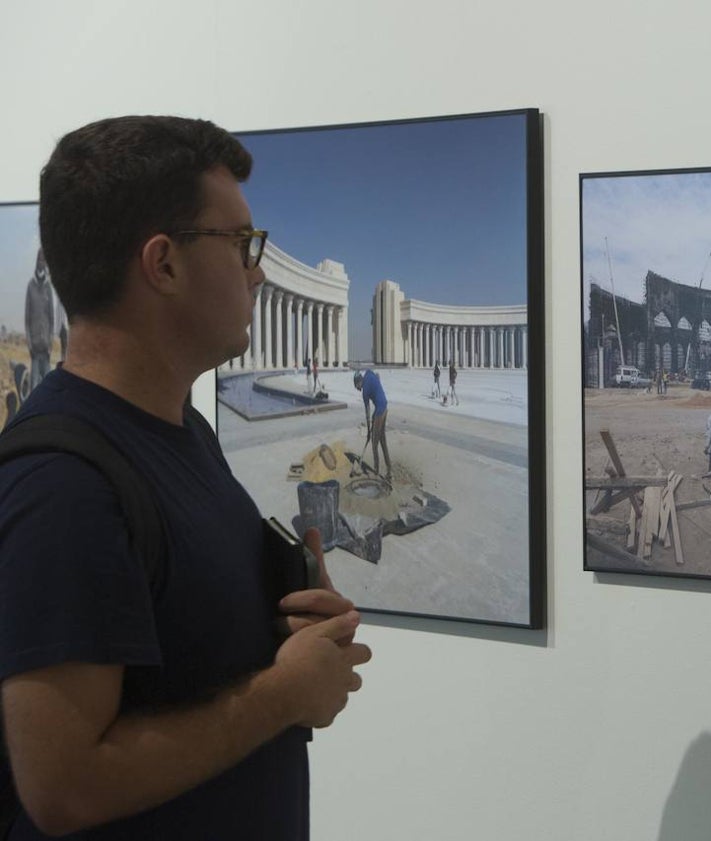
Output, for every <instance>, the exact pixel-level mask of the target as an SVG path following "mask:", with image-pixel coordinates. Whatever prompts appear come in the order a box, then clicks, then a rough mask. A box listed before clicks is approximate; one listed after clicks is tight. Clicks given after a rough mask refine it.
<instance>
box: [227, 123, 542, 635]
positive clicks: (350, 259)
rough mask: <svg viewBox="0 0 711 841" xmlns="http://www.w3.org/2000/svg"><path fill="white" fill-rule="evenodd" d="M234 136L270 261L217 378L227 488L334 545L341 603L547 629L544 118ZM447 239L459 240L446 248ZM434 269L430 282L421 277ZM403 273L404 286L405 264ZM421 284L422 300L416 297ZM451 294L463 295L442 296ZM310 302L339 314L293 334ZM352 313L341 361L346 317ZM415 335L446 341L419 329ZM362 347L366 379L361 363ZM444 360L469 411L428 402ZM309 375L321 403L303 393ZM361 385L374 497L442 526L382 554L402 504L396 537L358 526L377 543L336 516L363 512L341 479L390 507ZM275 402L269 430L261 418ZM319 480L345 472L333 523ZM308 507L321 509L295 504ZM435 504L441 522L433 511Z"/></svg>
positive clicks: (387, 529)
mask: <svg viewBox="0 0 711 841" xmlns="http://www.w3.org/2000/svg"><path fill="white" fill-rule="evenodd" d="M235 135H236V136H237V137H238V138H239V139H240V140H241V141H242V142H243V143H244V145H245V146H246V147H247V148H248V149H249V150H250V151H251V152H252V153H253V156H254V160H255V166H254V170H253V173H252V176H251V178H250V179H249V181H248V182H247V183H246V184H245V185H244V188H243V190H244V193H245V196H246V198H247V201H248V203H249V205H250V208H251V212H252V217H253V219H254V225H255V227H266V228H267V229H269V230H270V242H269V244H268V246H267V252H266V253H265V257H264V259H263V261H262V266H263V269H264V271H265V274H266V281H265V285H264V287H263V292H264V295H265V296H268V297H269V303H268V304H266V303H265V301H264V299H261V298H260V300H259V302H258V304H257V306H256V307H255V317H254V319H253V324H252V337H251V338H252V344H251V347H250V349H249V350H248V351H247V352H246V353H245V354H244V355H243V356H242V357H239V358H236V359H233V360H230V361H229V363H226V364H225V365H223V366H221V368H220V369H218V371H216V395H217V409H216V417H217V429H218V435H219V438H220V441H221V444H222V447H223V451H224V452H225V456H226V458H227V460H228V462H229V464H230V466H231V468H232V470H233V472H234V474H235V476H236V477H237V478H238V480H239V481H241V482H242V484H244V485H245V487H246V488H247V490H248V491H249V492H250V494H251V495H252V496H253V498H254V499H255V501H256V502H257V504H258V506H259V507H260V509H261V510H262V512H263V514H264V516H269V515H275V516H277V517H278V519H280V520H281V521H282V522H283V523H285V524H286V525H288V526H289V527H290V528H292V529H293V530H294V531H296V532H297V533H299V534H301V533H302V532H303V528H304V527H305V525H307V524H308V522H309V517H316V519H317V521H318V522H319V523H320V524H322V530H323V529H326V530H327V531H328V532H329V535H328V536H329V551H328V552H327V553H326V562H327V566H328V568H329V572H330V574H331V576H332V578H333V581H334V584H335V586H336V587H337V588H338V589H340V590H342V591H343V592H344V593H345V594H346V595H348V596H350V597H351V598H353V600H354V601H355V602H356V604H357V606H358V607H359V608H360V609H362V610H365V611H368V612H370V613H374V614H378V613H381V614H402V615H408V616H422V617H428V618H433V619H446V620H454V621H463V622H474V623H486V624H493V625H507V626H514V627H522V628H541V627H543V625H544V622H545V546H546V539H545V510H546V506H545V498H546V481H545V450H546V448H545V441H546V435H545V399H544V396H545V382H544V373H545V372H544V341H545V325H544V272H543V155H542V148H543V142H542V117H541V114H540V113H539V111H538V110H537V109H521V110H515V111H501V112H490V113H482V114H465V115H454V116H446V117H431V118H426V119H421V120H395V121H387V122H378V123H375V122H371V123H358V124H349V125H338V126H319V127H306V128H293V129H276V130H273V131H260V132H239V131H236V132H235ZM413 208H414V215H413V213H411V211H412V210H413ZM401 217H402V218H401ZM450 231H453V232H454V239H448V238H447V236H446V235H445V233H446V232H450ZM319 237H320V239H319ZM492 241H493V242H494V246H493V251H492V247H491V244H492ZM452 243H454V244H452ZM275 246H276V247H275ZM438 247H439V248H441V249H442V252H441V254H438V256H437V261H436V263H433V262H431V261H430V262H428V257H427V253H428V251H429V252H431V251H432V249H435V250H436V249H437V248H438ZM270 249H271V250H270ZM411 252H414V253H415V254H416V256H417V258H419V260H420V263H419V264H418V265H417V266H415V262H413V261H412V260H409V259H407V260H406V259H404V258H405V257H406V256H407V254H408V253H411ZM507 261H508V262H507ZM421 265H424V269H423V271H425V272H427V271H430V272H431V274H430V276H429V282H428V281H426V280H425V281H423V279H422V278H421V277H420V276H419V274H418V277H417V278H416V277H414V275H415V274H417V273H418V271H419V268H420V267H421ZM433 267H436V268H433ZM502 267H503V268H502ZM507 267H508V268H507ZM447 272H448V273H449V274H450V275H454V274H455V273H461V274H458V275H457V276H458V277H461V278H465V279H462V280H459V281H458V283H459V286H458V287H457V286H456V285H454V286H453V285H452V284H449V283H448V282H447V278H446V277H445V276H444V274H445V273H447ZM329 278H332V280H331V281H329ZM390 279H392V280H390ZM383 281H388V282H389V283H391V284H394V285H390V286H387V285H386V286H383V284H382V282H383ZM398 281H399V282H398ZM329 283H330V284H331V285H330V286H329ZM319 284H321V285H319ZM400 284H402V287H401V286H400ZM364 285H365V288H366V290H367V292H366V295H365V298H364V296H363V291H362V290H363V288H364ZM395 287H397V288H395ZM422 289H424V290H429V293H428V294H427V295H425V294H424V293H422V292H419V290H422ZM324 290H325V291H324ZM376 290H377V294H376ZM322 292H323V294H325V295H327V296H331V297H327V298H326V299H325V303H324V307H325V308H327V307H328V306H331V307H332V308H333V311H332V312H331V314H330V315H329V314H328V312H321V313H320V314H319V315H316V316H315V315H314V312H315V310H314V309H312V310H311V312H310V318H307V317H306V315H305V311H306V309H307V305H308V302H309V300H310V301H311V303H313V304H314V306H315V307H316V309H317V303H316V302H317V301H318V298H315V297H314V295H316V294H317V293H318V294H321V293H322ZM339 295H340V296H341V297H339ZM344 295H345V297H344ZM299 296H301V298H302V301H301V303H302V305H303V307H302V308H300V309H297V308H298V307H299V303H298V300H297V299H298V298H299ZM310 296H311V297H310ZM388 296H391V297H392V300H390V299H389V297H388ZM511 296H513V298H512V297H511ZM276 298H278V303H275V299H276ZM366 299H367V300H366ZM368 303H370V304H371V305H372V306H371V309H370V314H369V313H368ZM346 306H347V307H348V318H349V320H348V322H347V324H348V328H347V329H348V334H349V338H348V341H346V339H345V336H344V334H343V330H342V321H340V319H342V317H343V315H342V312H341V311H339V307H340V308H341V310H342V309H344V308H345V307H346ZM514 310H516V311H517V312H518V313H519V314H518V315H516V317H517V318H521V316H520V311H521V310H522V311H523V321H522V322H519V323H517V324H514V326H511V323H507V322H506V319H508V318H511V319H513V318H514V316H513V315H512V312H513V311H514ZM453 312H454V315H452V313H453ZM423 313H424V314H425V315H428V317H429V316H431V317H432V318H433V319H434V318H440V316H441V319H442V323H439V322H437V323H435V322H434V321H433V320H431V321H425V320H422V317H423ZM438 313H439V315H438ZM328 318H331V319H332V321H331V322H329V321H328ZM457 318H461V323H457V321H456V319H457ZM497 318H498V319H499V321H496V319H497ZM388 319H391V321H390V322H388ZM447 319H455V320H454V321H451V320H449V321H447ZM477 319H479V320H478V321H477ZM369 321H370V323H368V322H369ZM373 321H374V322H375V326H373ZM445 322H447V324H445ZM335 324H338V328H336V327H335V326H334V325H335ZM414 324H424V326H423V327H421V328H420V327H414V326H412V327H411V326H410V325H414ZM275 325H276V326H275ZM309 325H310V327H309ZM393 325H394V326H393ZM446 326H449V328H450V329H449V330H447V329H445V328H446ZM439 327H442V328H443V329H442V330H441V331H440V330H439V329H438V328H439ZM364 328H365V330H366V331H367V332H368V334H369V335H368V336H366V335H365V332H364ZM470 328H471V329H470ZM504 328H505V329H504ZM418 330H419V331H420V333H419V334H418V333H417V331H418ZM359 334H360V336H361V338H360V339H358V338H357V336H358V335H359ZM299 335H300V336H301V340H300V339H299ZM368 340H369V341H370V348H369V350H370V351H372V352H371V353H370V358H369V355H368V352H367V350H366V351H363V348H364V347H365V345H364V344H360V345H359V344H358V342H359V341H360V342H367V341H368ZM309 342H310V344H309ZM309 349H311V350H310V352H309ZM440 353H441V354H442V356H447V355H452V354H453V353H454V354H457V356H456V360H455V361H456V362H458V363H459V365H456V366H455V367H457V368H458V371H459V374H458V378H457V381H456V388H457V389H461V390H462V391H464V392H465V393H466V394H467V397H466V400H464V399H463V400H462V405H461V406H460V405H459V404H454V403H451V404H450V403H448V404H447V405H444V404H443V400H444V398H441V395H440V397H435V395H436V391H435V389H434V388H433V385H434V382H433V372H432V364H433V362H435V361H437V360H436V357H437V356H438V354H440ZM319 354H321V356H322V360H321V361H320V362H319V368H320V370H319V382H318V384H317V382H316V380H315V379H314V378H313V377H312V378H311V379H309V378H308V377H309V375H310V374H311V370H310V368H311V357H314V356H315V357H318V355H319ZM416 354H419V356H416ZM307 360H308V362H309V366H308V367H309V370H308V371H307V370H306V362H307ZM441 361H442V360H441ZM441 361H440V363H441ZM462 362H464V363H465V365H464V366H462V364H461V363H462ZM413 363H414V364H413ZM441 367H442V369H443V370H442V374H441V377H442V380H443V383H442V385H445V384H446V382H447V373H446V368H445V367H444V366H443V365H442V366H441ZM368 369H374V370H376V372H377V373H378V374H379V377H380V379H381V383H382V385H383V386H384V388H385V391H386V393H388V417H387V428H388V442H389V448H390V450H391V452H392V459H393V464H394V468H393V474H392V480H391V482H392V484H391V485H390V486H389V487H390V488H391V490H390V491H389V490H388V486H387V483H386V488H385V494H386V496H387V495H389V494H391V495H394V494H395V493H396V492H398V487H399V485H400V484H402V485H403V486H407V488H408V489H409V488H411V487H414V488H415V492H413V494H412V505H413V506H415V507H416V508H417V510H416V514H417V516H425V515H423V510H426V512H427V513H426V516H430V515H431V516H432V517H433V518H436V517H438V516H439V517H441V519H437V520H436V522H434V523H433V524H430V525H427V526H425V527H422V528H420V529H419V530H416V531H412V532H411V533H408V534H405V535H400V536H397V534H396V533H397V532H398V531H401V530H402V529H401V528H400V526H401V523H400V521H401V520H402V521H403V522H404V521H405V520H406V519H408V518H410V517H411V509H410V508H408V507H407V506H408V505H410V497H408V501H407V503H406V504H404V503H403V500H402V497H400V498H399V499H398V506H399V511H400V512H402V511H403V510H406V513H405V514H404V515H402V513H400V514H398V513H397V511H396V512H395V514H393V512H392V510H391V511H390V512H389V513H388V514H383V515H382V517H380V520H381V521H382V523H384V524H385V525H384V526H383V530H384V534H382V533H381V534H378V533H377V529H378V525H377V523H376V525H375V526H373V527H372V528H371V526H369V525H368V524H367V523H366V525H365V526H363V525H362V523H363V520H361V519H359V518H361V517H365V518H366V519H367V520H368V522H370V521H371V520H375V521H378V519H379V512H380V509H378V508H377V506H376V508H371V507H368V506H367V505H366V506H365V508H366V513H365V514H363V512H362V511H361V510H360V509H359V508H358V507H357V506H356V509H357V510H356V511H355V513H354V509H353V508H351V507H349V508H348V510H347V511H345V505H344V496H347V494H351V497H348V499H349V500H351V501H352V495H353V494H354V493H355V491H354V490H353V489H352V488H351V485H352V484H353V483H350V484H349V482H348V481H347V480H349V479H350V478H351V477H352V475H353V470H356V471H357V470H358V469H359V467H363V466H364V465H365V468H364V470H365V473H366V476H365V478H366V479H368V480H369V481H372V482H373V483H375V484H379V485H380V489H381V490H382V479H380V478H378V477H377V476H375V475H374V464H373V463H372V462H371V464H370V465H368V461H369V458H368V457H369V456H370V457H371V459H372V451H371V450H368V449H367V445H366V437H367V436H366V429H365V417H364V411H363V404H362V400H361V395H360V394H359V393H358V392H357V391H356V390H355V388H354V385H353V375H354V372H355V371H357V370H361V371H367V370H368ZM245 384H246V387H245V388H243V387H242V386H243V385H245ZM319 386H320V392H321V393H319V391H317V389H319ZM497 389H498V391H497ZM440 391H441V389H440ZM326 393H328V394H327V398H326V397H324V395H326ZM393 395H395V397H394V399H393ZM403 395H404V396H403ZM452 400H454V397H452ZM489 400H490V401H491V405H488V406H487V401H489ZM272 401H273V402H272ZM507 401H508V403H507ZM270 402H271V404H272V405H271V409H267V408H265V409H263V408H262V404H264V405H265V406H267V405H268V404H269V403H270ZM467 402H468V403H469V404H470V405H469V407H468V409H465V403H467ZM474 404H476V405H474ZM504 404H507V405H505V406H504ZM330 409H333V411H327V410H330ZM457 412H459V414H457ZM465 412H466V413H465ZM512 418H513V420H512ZM255 421H259V422H258V423H257V422H255ZM340 443H343V444H344V446H343V447H340V448H339V444H340ZM366 451H367V455H365V458H364V454H365V453H366ZM344 459H347V461H345V460H344ZM333 464H336V465H337V466H336V467H335V468H334V469H335V470H336V471H338V470H344V465H345V468H348V467H350V472H349V473H348V475H347V476H346V474H345V472H343V473H342V474H341V481H340V482H339V483H338V484H339V486H338V489H337V491H334V492H333V493H338V494H340V496H339V497H338V501H337V502H334V501H333V499H332V498H331V500H330V501H329V500H328V499H327V497H328V493H329V490H328V487H326V486H327V485H328V482H329V481H331V480H330V479H329V478H328V477H329V476H331V475H333V474H332V473H329V470H330V469H331V465H333ZM368 467H370V471H371V472H368V470H367V468H368ZM319 470H320V471H321V472H319ZM309 471H310V472H309ZM398 471H400V472H399V473H398ZM380 472H381V474H382V473H384V470H381V471H380ZM308 476H311V478H310V479H309V478H308ZM314 477H315V478H314ZM344 477H345V478H344ZM333 481H337V482H338V480H333ZM418 481H419V485H418V484H417V483H418ZM408 483H409V484H408ZM313 485H315V486H318V487H316V488H313V487H312V486H313ZM366 485H367V482H366ZM304 488H305V489H304ZM302 490H303V495H304V497H302V496H301V494H302ZM359 490H360V488H359ZM371 490H372V489H370V488H366V489H365V491H364V493H365V494H368V493H370V492H371ZM307 491H308V493H309V494H314V495H316V496H312V497H309V498H308V499H306V498H305V495H306V493H307ZM409 492H410V491H409V490H408V491H407V493H409ZM319 494H322V495H323V497H322V498H321V497H319V499H321V501H320V502H319V501H318V500H317V499H316V497H317V496H318V495H319ZM324 499H325V502H324V501H323V500H324ZM441 503H444V508H446V509H447V511H446V512H445V513H444V514H442V510H443V509H440V510H436V509H437V506H439V505H440V504H441ZM358 504H360V500H358ZM320 505H323V506H325V507H326V509H327V512H326V514H324V509H323V508H319V506H320ZM350 505H351V502H350V501H349V506H350ZM403 505H405V508H404V509H403ZM417 506H419V507H417ZM305 509H306V512H307V513H306V514H305ZM316 509H318V510H317V511H316ZM334 510H335V514H334ZM314 511H316V514H314ZM344 512H345V513H344ZM453 512H454V513H455V515H456V516H454V515H453ZM334 516H335V520H334ZM319 517H321V519H318V518H319ZM324 517H325V519H324ZM336 521H337V522H336ZM354 523H355V525H354ZM382 523H381V525H382ZM359 528H360V530H358V529H359ZM344 536H345V537H344ZM344 539H345V541H346V543H348V541H350V542H349V543H348V545H349V549H348V550H346V549H344V548H343V547H344V545H345V543H344V542H343V540H344ZM334 540H335V541H336V545H335V547H334V548H333V549H332V550H331V549H330V547H331V544H332V543H333V541H334ZM339 541H340V542H339ZM396 542H397V545H398V549H397V550H395V549H394V548H393V547H394V546H395V544H396ZM378 547H379V548H378ZM379 552H380V554H378V553H379ZM369 553H370V554H369Z"/></svg>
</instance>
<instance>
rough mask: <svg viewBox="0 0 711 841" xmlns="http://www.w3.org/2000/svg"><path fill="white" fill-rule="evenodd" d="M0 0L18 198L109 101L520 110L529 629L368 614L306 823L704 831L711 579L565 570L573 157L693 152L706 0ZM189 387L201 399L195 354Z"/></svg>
mask: <svg viewBox="0 0 711 841" xmlns="http://www.w3.org/2000/svg"><path fill="white" fill-rule="evenodd" d="M0 9H1V11H2V14H1V15H0V80H2V81H0V90H1V91H2V96H1V97H0V109H1V110H0V120H1V121H2V131H0V201H15V200H32V199H36V198H37V177H38V171H39V168H40V167H41V165H42V164H43V162H44V161H45V159H46V158H47V156H48V155H49V153H50V151H51V148H52V146H53V143H54V141H55V140H56V139H57V138H58V137H59V136H60V135H62V134H63V133H64V132H65V131H68V130H70V129H72V128H75V127H77V126H78V125H80V124H83V123H85V122H88V121H90V120H93V119H97V118H100V117H104V116H110V115H118V114H123V113H175V114H182V115H188V116H200V117H206V118H210V119H213V120H215V121H216V122H218V123H220V124H221V125H223V126H225V127H226V128H229V129H234V130H240V129H243V130H247V129H262V128H278V127H288V126H300V125H316V124H334V123H341V122H357V121H370V120H384V119H390V118H408V117H421V116H435V115H444V114H459V113H467V112H478V111H489V110H501V109H511V108H521V107H538V108H539V109H540V110H541V111H542V112H543V113H544V115H545V167H546V173H545V202H546V209H545V229H546V284H545V290H546V291H545V294H546V318H547V322H548V323H547V353H548V360H547V366H546V376H547V384H546V389H545V398H546V400H547V405H548V409H547V425H548V435H547V441H545V442H544V441H541V442H540V444H539V445H540V446H541V447H544V446H546V447H547V448H548V457H547V463H548V478H549V491H548V518H547V525H548V535H549V536H548V547H549V548H548V601H549V610H548V629H547V630H546V631H542V632H530V631H529V632H527V631H522V630H513V629H495V628H486V627H484V626H474V625H460V624H457V625H443V624H440V623H437V622H434V621H424V620H423V621H416V620H406V619H404V618H392V619H390V620H388V621H386V620H383V619H378V618H377V617H367V618H366V619H365V622H364V627H363V629H362V637H363V639H364V640H365V641H367V642H368V643H369V644H370V645H371V646H372V648H373V650H374V660H373V662H372V663H371V664H369V665H368V666H367V667H365V668H364V669H363V675H364V678H365V685H364V688H363V690H362V692H361V693H360V694H359V695H357V696H354V697H353V699H352V701H351V703H350V705H349V708H348V709H347V711H346V713H344V715H343V716H342V717H341V718H340V719H339V720H338V721H337V722H336V724H335V725H334V726H333V727H332V728H331V729H329V730H325V731H322V732H319V733H317V734H316V738H315V741H314V744H313V748H312V760H313V761H312V781H313V838H314V841H363V839H368V841H386V839H387V841H404V840H405V839H415V840H417V839H438V841H449V839H452V841H454V840H455V839H456V841H459V840H460V839H462V840H463V839H487V841H519V839H527V841H571V839H572V840H573V841H650V839H658V841H697V839H698V841H701V839H704V840H705V841H708V839H709V837H711V808H710V806H709V804H710V803H711V796H710V794H709V793H710V792H711V582H688V581H687V582H678V581H673V580H671V579H652V578H644V579H643V578H633V577H631V576H613V575H606V576H595V575H593V574H592V573H586V572H583V571H582V563H583V561H582V494H581V490H580V488H581V481H582V467H581V436H582V432H581V408H580V405H581V401H580V349H579V343H580V330H579V313H580V309H579V307H580V303H579V282H580V281H579V247H578V180H577V179H578V173H579V172H581V171H588V172H589V171H609V170H629V169H645V168H648V169H654V168H665V167H693V166H709V165H711V106H710V104H709V103H710V98H709V78H710V77H711V71H710V66H711V65H710V62H711V34H710V33H711V6H710V5H709V3H708V0H703V2H702V0H678V2H677V3H674V4H671V3H668V2H660V0H645V2H642V0H598V2H596V3H585V4H583V3H577V2H575V0H540V1H539V2H537V3H531V2H529V0H509V2H506V0H503V2H502V0H440V2H438V3H435V4H432V5H427V4H420V3H414V2H412V0H409V1H408V0H359V2H347V0H264V2H258V3H255V2H249V3H248V2H240V0H229V2H228V0H202V2H200V3H194V2H183V0H113V2H111V3H100V2H95V0H22V2H13V3H10V2H9V0H0ZM433 178H437V156H436V154H434V155H433V158H432V171H431V172H428V173H423V179H433ZM260 221H261V222H263V223H264V224H265V225H266V226H267V227H268V220H260ZM709 231H710V234H711V220H709ZM364 247H367V244H365V243H364ZM197 395H198V398H199V400H200V402H201V405H202V406H204V407H205V408H206V411H207V413H208V414H210V413H212V412H213V411H214V404H213V402H212V396H211V381H210V379H209V378H208V379H206V380H203V381H202V382H201V385H200V387H199V388H198V389H197ZM540 397H541V399H542V398H543V394H541V395H540ZM471 505H472V506H473V507H475V506H476V505H477V500H476V499H472V500H471ZM709 551H711V545H710V547H709Z"/></svg>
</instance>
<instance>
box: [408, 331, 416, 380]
mask: <svg viewBox="0 0 711 841" xmlns="http://www.w3.org/2000/svg"><path fill="white" fill-rule="evenodd" d="M407 362H408V364H409V366H410V368H412V367H413V366H414V364H415V362H414V357H413V355H412V321H408V322H407Z"/></svg>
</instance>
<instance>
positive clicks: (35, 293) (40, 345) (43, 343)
mask: <svg viewBox="0 0 711 841" xmlns="http://www.w3.org/2000/svg"><path fill="white" fill-rule="evenodd" d="M53 332H54V302H53V300H52V285H51V284H50V282H49V277H48V272H47V263H46V262H45V259H44V252H43V251H42V249H41V248H40V249H38V251H37V260H36V262H35V273H34V275H32V277H31V278H30V280H29V283H28V284H27V293H26V295H25V336H26V337H27V347H28V349H29V351H30V360H31V366H30V389H33V388H35V387H36V386H37V385H39V384H40V382H41V381H42V379H43V378H44V377H45V376H46V375H47V374H48V373H49V355H50V353H51V352H52V335H53Z"/></svg>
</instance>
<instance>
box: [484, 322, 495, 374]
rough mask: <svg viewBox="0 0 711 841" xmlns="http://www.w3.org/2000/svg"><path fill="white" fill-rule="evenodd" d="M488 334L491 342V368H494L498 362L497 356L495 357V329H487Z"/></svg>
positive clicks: (489, 342) (489, 343)
mask: <svg viewBox="0 0 711 841" xmlns="http://www.w3.org/2000/svg"><path fill="white" fill-rule="evenodd" d="M486 332H487V337H488V339H489V341H488V342H487V344H488V345H489V368H493V367H494V364H495V362H496V359H495V356H494V328H493V327H487V328H486Z"/></svg>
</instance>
